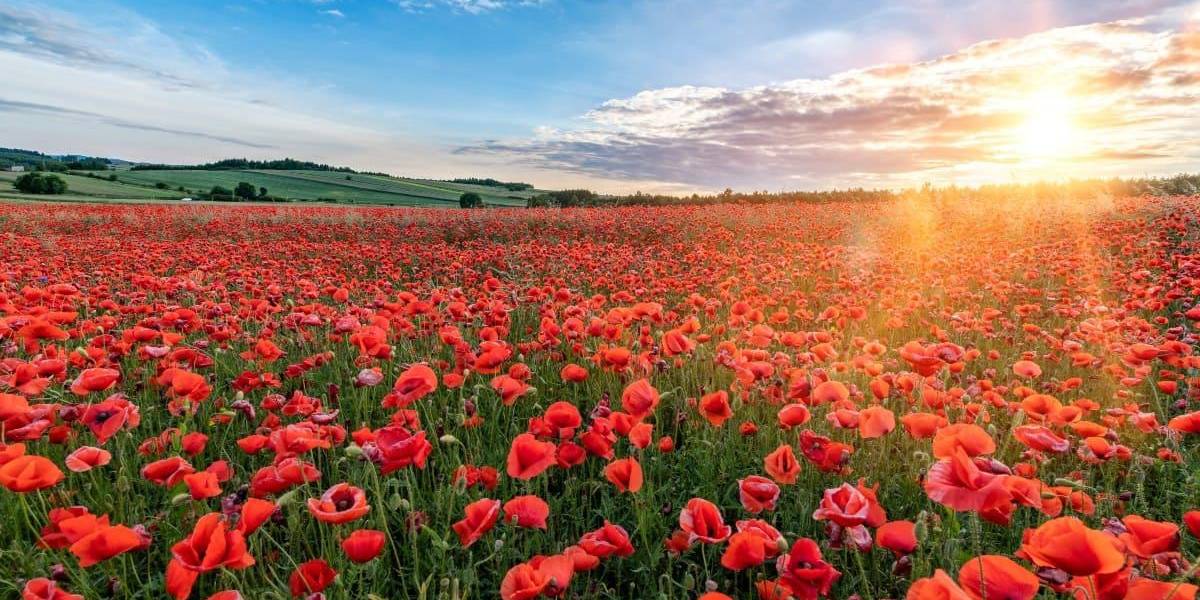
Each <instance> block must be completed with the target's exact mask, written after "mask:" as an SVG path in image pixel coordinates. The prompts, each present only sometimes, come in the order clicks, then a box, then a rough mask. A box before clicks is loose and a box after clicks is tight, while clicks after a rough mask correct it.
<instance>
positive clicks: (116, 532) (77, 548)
mask: <svg viewBox="0 0 1200 600" xmlns="http://www.w3.org/2000/svg"><path fill="white" fill-rule="evenodd" d="M141 545H142V538H141V536H139V535H138V534H137V532H135V531H134V530H132V529H130V528H128V527H126V526H124V525H111V526H110V525H104V524H100V525H97V526H96V527H95V528H94V529H92V531H91V533H88V534H87V535H85V536H83V537H81V538H79V539H78V540H76V541H75V542H74V543H72V544H71V546H70V548H69V549H70V551H71V554H74V555H75V556H77V557H78V558H79V566H81V567H90V566H92V565H94V564H97V563H100V562H103V561H106V560H108V559H110V558H112V557H114V556H118V555H120V554H124V553H126V552H128V551H130V550H133V549H134V548H138V547H139V546H141Z"/></svg>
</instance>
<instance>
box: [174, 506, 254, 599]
mask: <svg viewBox="0 0 1200 600" xmlns="http://www.w3.org/2000/svg"><path fill="white" fill-rule="evenodd" d="M171 556H172V559H171V562H170V563H168V564H167V579H166V586H167V593H168V594H170V595H171V596H172V597H174V598H175V600H183V599H184V598H187V597H188V596H189V595H190V594H191V592H192V586H193V585H195V583H196V579H197V578H199V576H200V574H201V573H206V572H208V571H213V570H217V569H222V568H225V569H232V570H239V569H246V568H249V567H251V566H253V565H254V557H253V556H251V555H250V552H249V551H248V549H247V547H246V538H245V536H244V535H243V534H242V532H241V531H238V530H237V529H236V528H233V529H231V528H230V527H229V526H228V524H227V523H226V521H225V518H224V517H223V516H222V515H221V514H220V513H209V514H207V515H204V516H203V517H200V520H198V521H196V526H195V527H194V528H193V529H192V533H191V534H189V535H188V536H187V537H186V538H184V539H182V540H180V541H179V542H177V543H176V544H175V545H174V546H171Z"/></svg>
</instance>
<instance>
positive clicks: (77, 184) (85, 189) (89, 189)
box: [0, 171, 182, 199]
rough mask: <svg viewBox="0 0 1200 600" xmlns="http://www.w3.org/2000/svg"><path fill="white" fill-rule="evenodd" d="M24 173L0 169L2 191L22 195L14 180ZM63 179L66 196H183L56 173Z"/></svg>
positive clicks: (163, 197) (135, 197) (165, 191)
mask: <svg viewBox="0 0 1200 600" xmlns="http://www.w3.org/2000/svg"><path fill="white" fill-rule="evenodd" d="M21 175H24V173H14V172H10V171H0V193H2V194H5V195H8V194H11V195H14V196H15V195H20V192H17V190H15V189H13V188H12V182H13V181H16V179H17V177H20V176H21ZM56 175H58V176H59V177H61V178H62V180H63V181H65V182H67V192H69V193H68V194H66V196H93V197H96V198H127V199H139V198H159V199H178V198H180V197H181V196H182V194H181V193H180V192H177V191H172V190H159V189H154V188H153V187H152V186H151V187H148V188H147V187H143V186H139V185H128V184H125V183H121V182H113V181H108V180H105V179H97V178H92V177H85V176H83V175H71V174H67V173H56Z"/></svg>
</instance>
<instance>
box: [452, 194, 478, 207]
mask: <svg viewBox="0 0 1200 600" xmlns="http://www.w3.org/2000/svg"><path fill="white" fill-rule="evenodd" d="M458 206H459V207H460V208H478V207H480V206H483V198H481V197H480V196H479V194H476V193H475V192H463V195H461V196H459V197H458Z"/></svg>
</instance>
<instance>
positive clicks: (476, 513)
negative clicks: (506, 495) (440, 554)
mask: <svg viewBox="0 0 1200 600" xmlns="http://www.w3.org/2000/svg"><path fill="white" fill-rule="evenodd" d="M465 512H466V517H465V518H463V519H462V520H461V521H459V522H457V523H455V524H454V525H453V526H452V528H453V529H454V533H456V534H458V541H459V543H460V544H462V546H463V547H464V548H469V547H470V546H471V544H474V543H475V542H477V541H479V538H481V537H483V535H484V534H486V533H487V532H489V531H491V530H492V527H493V526H495V525H496V519H498V518H499V517H500V501H499V500H492V499H490V498H483V499H480V500H476V501H475V502H472V503H470V504H468V505H467V507H466V509H465Z"/></svg>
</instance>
